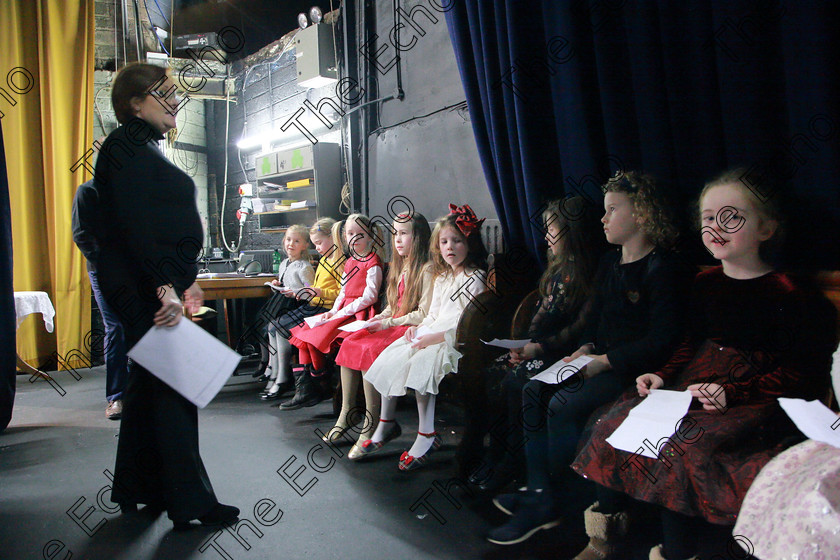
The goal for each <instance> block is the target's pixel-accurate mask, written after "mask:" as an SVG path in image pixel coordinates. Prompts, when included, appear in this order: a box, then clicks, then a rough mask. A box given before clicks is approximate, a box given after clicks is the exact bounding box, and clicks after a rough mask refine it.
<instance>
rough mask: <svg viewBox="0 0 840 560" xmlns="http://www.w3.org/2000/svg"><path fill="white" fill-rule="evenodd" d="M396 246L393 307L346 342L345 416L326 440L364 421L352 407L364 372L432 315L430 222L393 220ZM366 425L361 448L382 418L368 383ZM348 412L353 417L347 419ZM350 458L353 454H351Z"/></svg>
mask: <svg viewBox="0 0 840 560" xmlns="http://www.w3.org/2000/svg"><path fill="white" fill-rule="evenodd" d="M393 228H394V229H393V231H394V235H393V238H392V240H391V241H392V247H393V248H394V255H393V259H392V261H391V266H390V267H389V270H388V282H387V289H386V295H387V298H388V306H387V307H386V308H385V310H384V311H383V312H382V313H380V314H379V315H376V316H375V317H373V318H372V319H371V320H370V321H369V322H368V324H367V326H366V327H365V328H364V329H362V330H360V331H356V332H354V333H352V334H350V335H348V336H347V337H346V338H345V339H344V341H343V342H342V343H341V348H340V349H339V351H338V356H336V358H335V363H336V364H337V365H340V366H341V388H342V397H343V399H342V403H341V414H339V416H338V421H337V422H336V423H335V427H333V429H332V430H330V432H329V433H328V434H327V435H326V436H324V440H325V441H336V440H337V439H338V438H340V437H341V436H343V435H344V433H345V432H346V431H347V430H348V428H349V427H350V426H351V425H353V424H355V423H356V421H357V420H359V416H360V415H359V414H354V412H359V411H360V410H358V409H353V408H352V407H353V404H354V403H355V400H356V399H355V397H356V389H357V387H358V384H359V379H361V376H362V374H363V373H364V372H365V371H367V370H368V368H369V367H370V365H371V364H372V363H373V361H374V360H375V359H376V357H377V356H379V354H380V353H381V352H382V351H383V350H384V349H385V348H387V347H388V346H389V345H390V344H391V343H392V342H394V341H395V340H397V339H398V338H400V337H401V336H402V335H403V334H405V331H407V330H408V328H409V327H410V326H412V325H419V324H420V322H421V321H423V319H424V318H425V317H426V313H427V312H428V311H429V304H431V301H432V285H433V283H434V276H433V274H432V271H431V268H430V266H429V263H428V261H429V239H430V238H431V235H432V234H431V230H430V228H429V222H428V221H426V218H425V217H423V215H422V214H419V213H416V212H415V213H413V214H411V215H408V214H401V215H399V216H397V218H396V220H394V225H393ZM364 390H365V403H366V404H365V406H366V412H365V417H364V426H363V428H362V431H361V433H360V435H359V441H358V443H357V445H361V442H363V441H365V440H366V439H369V438H370V437H371V436H372V435H373V430H374V429H375V428H376V423H377V420H378V418H379V405H380V401H381V397H380V396H379V393H377V392H376V389H374V387H373V385H371V384H370V383H368V382H367V381H365V382H364ZM348 414H349V416H350V418H348ZM348 456H349V457H350V458H351V459H352V458H353V456H354V452H353V450H352V449H351V450H350V454H349V455H348Z"/></svg>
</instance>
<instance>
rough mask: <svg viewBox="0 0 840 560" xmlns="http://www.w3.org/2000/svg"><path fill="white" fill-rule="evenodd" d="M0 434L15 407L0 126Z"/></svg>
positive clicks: (8, 240)
mask: <svg viewBox="0 0 840 560" xmlns="http://www.w3.org/2000/svg"><path fill="white" fill-rule="evenodd" d="M0 322H2V324H0V432H2V431H3V430H5V429H6V426H8V425H9V422H10V421H11V419H12V407H13V406H14V404H15V375H16V362H15V356H17V352H16V351H15V346H16V345H15V332H16V329H15V327H16V325H15V295H14V284H13V283H12V213H11V207H10V205H9V180H8V177H7V176H6V152H5V150H4V149H3V127H2V126H1V125H0Z"/></svg>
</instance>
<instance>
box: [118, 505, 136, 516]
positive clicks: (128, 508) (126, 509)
mask: <svg viewBox="0 0 840 560" xmlns="http://www.w3.org/2000/svg"><path fill="white" fill-rule="evenodd" d="M120 513H122V514H123V515H126V514H130V513H137V504H133V503H132V504H120Z"/></svg>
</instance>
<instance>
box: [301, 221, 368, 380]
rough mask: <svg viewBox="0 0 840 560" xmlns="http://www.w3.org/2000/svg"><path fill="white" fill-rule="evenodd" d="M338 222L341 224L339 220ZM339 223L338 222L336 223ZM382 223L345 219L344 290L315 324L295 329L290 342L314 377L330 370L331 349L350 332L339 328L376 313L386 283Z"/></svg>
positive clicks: (342, 280) (342, 278)
mask: <svg viewBox="0 0 840 560" xmlns="http://www.w3.org/2000/svg"><path fill="white" fill-rule="evenodd" d="M336 225H338V224H336ZM333 227H335V226H333ZM380 235H381V234H380V231H379V226H378V225H376V224H374V223H372V222H371V221H370V218H368V217H367V216H364V215H362V214H351V215H350V216H348V217H347V220H346V221H345V223H344V239H345V241H346V243H347V248H348V250H349V252H350V256H349V257H348V259H347V262H346V263H345V264H344V273H343V274H342V276H341V291H340V292H339V294H338V297H337V298H336V299H335V302H334V303H333V306H332V309H330V310H329V311H327V312H326V313H323V314H322V315H320V316H318V321H317V322H316V323H315V325H314V326H312V327H310V326H309V325H308V324H303V325H301V326H299V327H295V328H294V329H292V337H291V338H290V339H289V342H291V343H292V345H293V346H295V347H297V349H298V359H299V361H300V363H301V364H303V365H305V366H306V368H307V369H308V370H309V374H310V375H311V376H312V377H321V376H322V375H324V373H326V367H327V358H326V355H327V354H329V353H330V351H332V350H335V349H336V348H337V347H338V341H339V340H340V339H342V338H344V336H345V335H346V334H347V333H346V332H344V331H340V330H339V329H338V328H339V327H341V326H342V325H346V324H347V323H350V322H352V321H354V320H367V319H370V318H371V317H373V316H374V315H375V314H376V310H375V307H376V305H377V304H378V302H379V287H380V286H381V284H382V248H383V246H384V243H383V242H382V239H381V237H380Z"/></svg>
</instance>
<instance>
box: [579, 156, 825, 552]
mask: <svg viewBox="0 0 840 560" xmlns="http://www.w3.org/2000/svg"><path fill="white" fill-rule="evenodd" d="M740 176H742V173H740V172H739V171H736V172H730V173H725V174H723V175H722V176H721V177H719V178H718V179H716V180H714V181H712V182H711V183H709V184H707V185H706V187H705V188H704V189H703V191H702V193H701V195H700V214H701V226H702V228H703V229H702V237H703V243H704V245H705V246H706V248H707V249H708V250H709V252H710V253H712V255H713V256H714V257H715V258H717V259H720V261H721V266H719V267H716V268H713V269H710V270H707V271H705V272H702V273H700V274H698V275H697V278H696V279H695V283H694V287H693V293H692V300H691V301H692V303H691V313H690V328H689V334H688V335H687V336H686V339H685V341H684V342H683V344H682V345H681V346H680V347H679V348H678V349H677V351H676V352H675V353H674V355H673V356H672V358H671V360H670V361H669V362H668V363H667V364H666V365H665V366H664V367H663V368H662V369H660V370H659V371H657V372H656V373H646V374H644V375H641V376H639V377H638V378H637V379H636V382H637V386H636V387H635V388H633V389H631V390H629V391H628V392H627V393H626V394H625V395H623V397H622V398H620V399H619V400H618V401H617V402H616V403H615V404H613V405H611V408H610V409H609V410H608V411H607V412H606V414H604V415H603V416H600V418H597V417H596V416H593V419H595V418H597V421H595V422H594V426H593V427H592V434H591V437H590V438H589V440H588V441H587V443H586V444H585V445H584V446H583V448H582V451H581V452H580V454H579V455H578V456H577V458H576V460H575V462H574V463H573V465H572V468H573V469H574V470H575V471H577V472H578V473H579V474H581V475H582V476H584V477H586V478H588V479H590V480H593V481H595V482H596V483H598V485H599V486H598V502H596V503H595V504H593V505H592V506H591V507H590V508H589V509H587V511H586V513H585V514H584V516H585V522H586V528H587V533H588V534H589V536H590V542H589V545H588V546H587V548H586V549H584V551H582V552H581V553H580V554H579V555H578V556H577V559H578V560H586V559H598V560H602V559H603V558H618V557H619V556H616V550H617V548H618V544H619V541H620V534H621V533H622V532H623V531H624V530H626V528H625V526H626V514H625V513H624V512H625V509H626V505H627V502H628V501H629V499H628V498H627V495H629V496H631V497H633V498H636V499H639V500H643V501H646V502H651V503H654V504H658V505H659V506H660V507H661V513H662V522H663V532H664V545H659V546H657V547H654V549H653V550H652V551H651V555H650V557H651V558H652V559H660V560H661V559H664V558H667V559H670V560H678V559H680V560H681V559H684V558H693V557H694V555H695V554H698V552H699V553H702V554H703V558H706V557H712V556H713V555H714V554H719V553H720V552H723V551H721V550H712V551H708V550H701V549H700V547H701V546H707V545H710V544H711V545H715V546H720V545H721V544H722V545H723V546H724V547H726V546H729V547H730V548H731V549H733V550H735V548H734V547H735V546H736V545H735V544H734V541H730V542H729V543H728V544H727V542H726V541H727V536H728V535H729V534H730V532H731V526H732V525H733V524H734V523H735V518H736V516H737V514H738V509H739V508H740V505H741V501H742V500H743V498H744V495H745V493H746V491H747V488H748V487H749V485H750V484H751V483H752V481H753V479H754V478H755V476H756V475H757V474H758V471H759V470H761V468H762V467H763V466H764V465H765V464H766V463H767V462H768V461H769V460H770V459H771V458H772V457H773V456H774V455H776V454H778V453H779V452H780V451H782V450H783V449H784V448H785V447H786V443H787V444H789V443H790V441H788V442H785V436H787V435H790V434H794V433H795V431H793V426H792V424H791V423H790V422H789V421H788V420H787V418H786V417H785V415H784V414H783V413H782V411H781V408H780V407H779V405H778V403H777V400H776V399H777V397H782V396H784V397H801V398H806V399H814V398H821V397H823V396H824V395H825V394H826V389H827V387H828V385H827V382H828V375H827V374H828V368H829V365H830V358H831V347H832V342H833V333H834V327H833V325H831V324H827V323H831V322H832V321H833V318H830V317H827V316H825V315H824V314H822V313H821V311H818V310H817V309H816V308H815V307H814V305H815V304H816V302H815V301H812V300H810V299H808V298H806V297H805V296H804V294H803V292H802V291H801V290H799V289H798V288H797V287H796V286H795V285H794V283H793V282H792V281H791V280H790V278H789V277H788V276H786V275H785V274H782V273H779V272H775V271H774V270H773V268H772V267H771V266H770V265H769V264H767V260H766V256H765V255H764V251H765V250H766V245H765V244H766V243H768V242H770V241H771V240H773V239H774V237H776V232H777V230H778V228H779V223H780V218H779V213H778V209H777V208H776V207H775V205H774V201H773V199H771V200H768V201H759V200H758V199H757V198H756V197H755V195H754V194H753V192H752V191H751V190H749V189H748V188H746V187H745V186H744V184H743V183H741V182H740V180H739V177H740ZM777 198H778V197H777ZM760 249H762V251H760ZM821 317H826V320H823V319H821ZM661 387H667V388H668V389H669V390H676V391H689V392H690V393H691V395H692V397H694V399H693V400H692V407H691V408H690V410H689V412H688V414H687V416H686V418H685V419H684V420H683V421H682V423H681V424H680V425H679V427H678V429H677V433H676V435H674V436H672V437H671V439H670V440H668V441H664V440H663V441H659V442H651V443H652V445H653V446H655V448H656V451H657V452H658V458H657V459H650V458H647V457H644V456H642V455H641V454H639V453H628V452H625V451H621V450H618V449H615V448H613V447H612V446H610V444H608V443H607V442H606V441H604V440H605V439H606V438H607V437H609V436H610V435H611V434H612V433H613V432H614V431H615V429H616V428H617V427H618V426H619V425H620V424H621V423H622V422H623V421H624V420H625V418H626V417H627V414H628V413H629V411H630V410H631V409H632V408H633V407H635V406H636V405H638V404H639V402H640V401H641V400H642V399H643V398H644V397H645V396H646V395H648V394H649V393H650V391H652V390H654V389H659V388H661ZM711 524H716V525H718V526H721V525H722V526H725V530H723V531H721V530H717V531H715V530H714V526H713V525H711ZM716 533H717V538H710V537H709V536H708V535H714V534H716ZM704 535H705V536H704ZM721 535H722V538H721ZM715 541H717V542H715ZM738 552H739V554H740V556H737V557H744V558H745V557H746V554H745V553H742V552H741V551H738ZM707 555H708V556H707ZM621 557H622V558H623V556H621Z"/></svg>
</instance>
